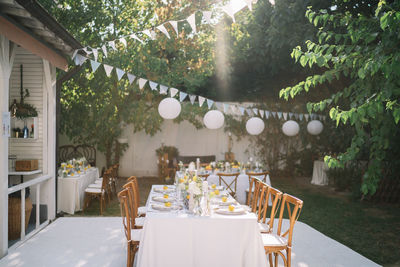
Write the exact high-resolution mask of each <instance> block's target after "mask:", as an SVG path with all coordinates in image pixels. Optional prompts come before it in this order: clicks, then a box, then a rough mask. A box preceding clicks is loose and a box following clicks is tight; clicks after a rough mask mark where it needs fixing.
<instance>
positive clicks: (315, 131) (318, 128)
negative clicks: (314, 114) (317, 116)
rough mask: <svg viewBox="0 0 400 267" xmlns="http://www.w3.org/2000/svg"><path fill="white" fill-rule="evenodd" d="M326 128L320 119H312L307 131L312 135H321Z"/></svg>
mask: <svg viewBox="0 0 400 267" xmlns="http://www.w3.org/2000/svg"><path fill="white" fill-rule="evenodd" d="M323 129H324V125H323V124H322V122H320V121H319V120H312V121H310V122H309V123H308V124H307V131H308V132H309V133H310V134H312V135H319V134H320V133H321V132H322V130H323Z"/></svg>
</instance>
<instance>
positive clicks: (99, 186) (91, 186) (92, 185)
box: [88, 184, 101, 189]
mask: <svg viewBox="0 0 400 267" xmlns="http://www.w3.org/2000/svg"><path fill="white" fill-rule="evenodd" d="M88 188H99V189H100V188H101V184H90V185H88Z"/></svg>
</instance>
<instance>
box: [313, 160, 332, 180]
mask: <svg viewBox="0 0 400 267" xmlns="http://www.w3.org/2000/svg"><path fill="white" fill-rule="evenodd" d="M327 170H328V166H326V164H325V162H323V161H319V160H316V161H314V169H313V176H312V180H311V183H312V184H315V185H328V183H329V179H328V176H327V175H326V171H327Z"/></svg>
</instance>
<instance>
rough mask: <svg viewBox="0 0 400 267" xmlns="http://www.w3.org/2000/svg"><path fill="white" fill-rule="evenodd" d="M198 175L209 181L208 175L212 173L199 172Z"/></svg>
mask: <svg viewBox="0 0 400 267" xmlns="http://www.w3.org/2000/svg"><path fill="white" fill-rule="evenodd" d="M197 176H199V177H200V178H202V179H203V180H204V181H207V178H208V176H210V174H208V173H205V174H198V175H197Z"/></svg>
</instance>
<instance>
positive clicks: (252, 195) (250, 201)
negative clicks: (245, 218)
mask: <svg viewBox="0 0 400 267" xmlns="http://www.w3.org/2000/svg"><path fill="white" fill-rule="evenodd" d="M262 189H263V184H262V182H261V181H260V180H259V179H258V178H256V177H251V180H250V185H249V194H248V196H247V203H246V204H247V206H249V207H250V209H251V211H252V212H257V206H258V200H259V198H260V195H261V191H262Z"/></svg>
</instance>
